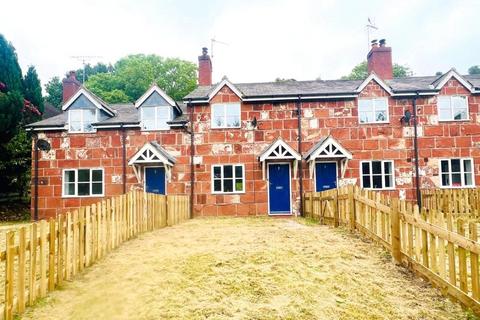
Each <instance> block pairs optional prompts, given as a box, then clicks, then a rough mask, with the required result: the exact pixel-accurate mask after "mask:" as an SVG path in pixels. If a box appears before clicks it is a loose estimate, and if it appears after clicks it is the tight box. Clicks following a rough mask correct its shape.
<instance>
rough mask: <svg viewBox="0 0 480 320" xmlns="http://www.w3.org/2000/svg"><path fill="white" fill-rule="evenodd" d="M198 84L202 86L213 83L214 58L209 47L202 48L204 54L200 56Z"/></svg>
mask: <svg viewBox="0 0 480 320" xmlns="http://www.w3.org/2000/svg"><path fill="white" fill-rule="evenodd" d="M198 84H199V85H200V86H209V85H211V84H212V60H211V59H210V56H209V55H208V49H207V48H202V55H201V56H198Z"/></svg>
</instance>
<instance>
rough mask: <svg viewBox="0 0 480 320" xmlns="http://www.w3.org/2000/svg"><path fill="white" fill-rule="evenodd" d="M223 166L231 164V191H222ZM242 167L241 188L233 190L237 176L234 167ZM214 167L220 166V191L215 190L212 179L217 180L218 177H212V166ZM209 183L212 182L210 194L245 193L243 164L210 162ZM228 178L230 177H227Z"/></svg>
mask: <svg viewBox="0 0 480 320" xmlns="http://www.w3.org/2000/svg"><path fill="white" fill-rule="evenodd" d="M225 166H232V167H233V168H232V171H233V172H232V179H233V191H231V192H225V191H223V179H224V174H223V171H224V168H225ZM237 166H238V167H242V190H240V191H236V190H235V180H237V179H238V178H237V177H236V174H235V167H237ZM215 167H220V168H221V169H220V170H221V171H220V174H221V177H220V181H221V187H222V191H215V183H214V181H215V180H218V179H215V177H214V168H215ZM210 169H211V184H212V194H239V193H245V183H246V180H247V179H246V177H245V165H244V164H243V163H225V164H212V166H211V168H210ZM228 179H230V178H228Z"/></svg>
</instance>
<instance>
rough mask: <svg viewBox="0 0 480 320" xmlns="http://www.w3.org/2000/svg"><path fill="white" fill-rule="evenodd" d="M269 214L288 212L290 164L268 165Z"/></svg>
mask: <svg viewBox="0 0 480 320" xmlns="http://www.w3.org/2000/svg"><path fill="white" fill-rule="evenodd" d="M268 182H269V186H268V199H269V205H270V214H290V213H291V212H290V165H288V164H274V163H272V164H269V165H268Z"/></svg>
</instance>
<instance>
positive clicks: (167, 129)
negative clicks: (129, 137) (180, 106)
mask: <svg viewBox="0 0 480 320" xmlns="http://www.w3.org/2000/svg"><path fill="white" fill-rule="evenodd" d="M171 129H172V128H166V129H140V131H169V130H171Z"/></svg>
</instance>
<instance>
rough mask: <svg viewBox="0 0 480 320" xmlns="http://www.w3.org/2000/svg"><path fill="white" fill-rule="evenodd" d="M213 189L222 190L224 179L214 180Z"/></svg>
mask: <svg viewBox="0 0 480 320" xmlns="http://www.w3.org/2000/svg"><path fill="white" fill-rule="evenodd" d="M213 191H218V192H221V191H222V180H214V181H213Z"/></svg>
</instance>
